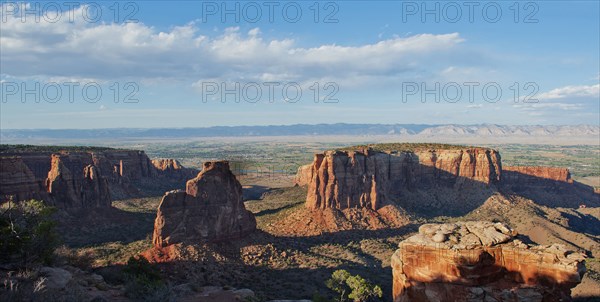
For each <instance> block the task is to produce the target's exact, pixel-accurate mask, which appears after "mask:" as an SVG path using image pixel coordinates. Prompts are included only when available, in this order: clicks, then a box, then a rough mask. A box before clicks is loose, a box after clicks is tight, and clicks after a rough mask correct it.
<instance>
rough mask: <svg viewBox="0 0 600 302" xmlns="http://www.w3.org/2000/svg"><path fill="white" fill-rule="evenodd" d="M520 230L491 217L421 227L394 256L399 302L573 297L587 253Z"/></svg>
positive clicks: (396, 300)
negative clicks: (518, 235) (524, 237)
mask: <svg viewBox="0 0 600 302" xmlns="http://www.w3.org/2000/svg"><path fill="white" fill-rule="evenodd" d="M514 234H515V233H514V232H513V231H512V230H510V229H509V228H508V227H507V226H506V225H504V224H501V223H491V222H472V221H471V222H458V223H450V224H441V225H435V224H426V225H423V226H421V227H420V228H419V233H418V234H417V235H414V236H412V237H410V238H408V239H406V240H404V241H403V242H401V243H400V245H399V249H398V250H397V251H396V252H395V253H394V255H393V256H392V260H391V264H392V272H393V299H394V302H408V301H410V302H436V301H437V302H441V301H481V302H484V301H499V302H502V301H506V302H508V301H536V302H542V301H544V302H554V301H556V302H558V301H569V300H570V289H571V288H573V287H575V286H576V285H577V284H578V283H580V282H581V278H582V277H583V274H584V272H585V265H584V262H583V259H584V257H583V255H582V254H580V253H577V252H574V251H569V250H567V249H566V248H565V247H564V246H561V245H552V246H529V245H526V244H524V243H522V242H521V241H519V240H513V235H514Z"/></svg>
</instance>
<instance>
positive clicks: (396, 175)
mask: <svg viewBox="0 0 600 302" xmlns="http://www.w3.org/2000/svg"><path fill="white" fill-rule="evenodd" d="M501 169H502V168H501V163H500V155H499V154H498V152H496V151H495V150H491V149H482V148H467V149H460V150H421V151H415V152H379V151H374V150H371V149H366V150H361V151H327V152H325V153H323V154H316V155H315V158H314V161H313V163H312V165H311V168H310V169H308V168H302V169H299V172H300V173H302V175H300V176H297V179H299V180H302V179H308V178H310V182H309V184H308V194H307V198H306V206H307V207H308V208H310V209H319V208H321V209H324V208H335V209H345V208H363V207H364V208H371V209H373V210H377V209H379V208H380V207H382V206H383V205H385V204H386V203H388V202H389V201H394V200H398V198H399V196H401V195H402V194H403V192H405V191H414V190H418V189H427V188H431V187H437V186H450V187H455V188H456V187H471V186H473V185H475V186H491V185H494V184H496V183H497V182H498V181H499V180H500V174H501Z"/></svg>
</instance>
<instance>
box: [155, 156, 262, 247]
mask: <svg viewBox="0 0 600 302" xmlns="http://www.w3.org/2000/svg"><path fill="white" fill-rule="evenodd" d="M255 229H256V220H255V218H254V215H253V214H252V213H251V212H249V211H248V210H246V208H245V206H244V202H243V198H242V186H241V184H240V183H239V181H238V180H237V179H236V178H235V175H233V173H232V172H231V170H230V169H229V163H228V162H227V161H209V162H206V163H204V165H203V169H202V172H200V173H199V174H198V176H196V178H194V179H191V180H189V181H188V182H187V184H186V190H185V191H182V190H177V191H170V192H167V193H166V194H165V196H164V197H163V199H162V201H161V202H160V205H159V206H158V211H157V214H156V220H155V222H154V234H153V239H152V242H153V244H154V246H155V247H157V248H161V247H164V246H167V245H171V244H174V243H179V242H188V243H196V242H212V241H221V240H229V239H235V238H241V237H243V236H245V235H247V234H249V233H251V232H253V231H254V230H255Z"/></svg>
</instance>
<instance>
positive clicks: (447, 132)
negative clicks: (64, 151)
mask: <svg viewBox="0 0 600 302" xmlns="http://www.w3.org/2000/svg"><path fill="white" fill-rule="evenodd" d="M320 135H344V136H346V135H351V136H365V135H367V136H368V135H388V136H400V137H403V136H406V137H413V136H414V137H449V136H450V137H489V138H491V137H523V138H525V137H557V138H559V137H560V138H569V137H588V138H594V137H596V138H599V140H600V126H598V125H562V126H561V125H557V126H543V125H521V126H518V125H493V124H481V125H454V124H449V125H420V124H343V123H340V124H316V125H306V124H297V125H287V126H282V125H280V126H216V127H205V128H145V129H138V128H124V129H79V130H78V129H6V130H0V140H2V141H3V143H8V141H12V142H14V141H26V140H28V139H33V140H35V139H119V138H148V139H151V138H193V137H247V136H320ZM5 141H6V142H5Z"/></svg>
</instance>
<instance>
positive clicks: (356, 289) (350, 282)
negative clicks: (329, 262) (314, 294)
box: [325, 270, 383, 302]
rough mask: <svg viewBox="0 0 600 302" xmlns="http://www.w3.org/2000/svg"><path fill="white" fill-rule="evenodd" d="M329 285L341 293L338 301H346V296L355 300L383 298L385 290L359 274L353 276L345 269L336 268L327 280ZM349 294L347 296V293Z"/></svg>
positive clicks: (355, 301) (360, 301) (359, 301)
mask: <svg viewBox="0 0 600 302" xmlns="http://www.w3.org/2000/svg"><path fill="white" fill-rule="evenodd" d="M325 284H326V285H327V287H328V288H329V289H331V290H333V291H334V292H336V293H338V294H339V295H340V297H339V299H338V300H337V301H339V302H344V301H346V298H349V299H352V301H354V302H366V301H370V300H372V299H375V298H381V296H382V295H383V292H382V291H381V287H379V285H373V284H371V283H370V282H369V281H367V280H365V279H364V278H363V277H361V276H359V275H355V276H352V275H351V274H350V273H348V272H347V271H345V270H336V271H335V272H333V274H331V278H330V279H329V280H327V281H326V282H325ZM348 292H349V294H348V295H347V296H346V293H348Z"/></svg>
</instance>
